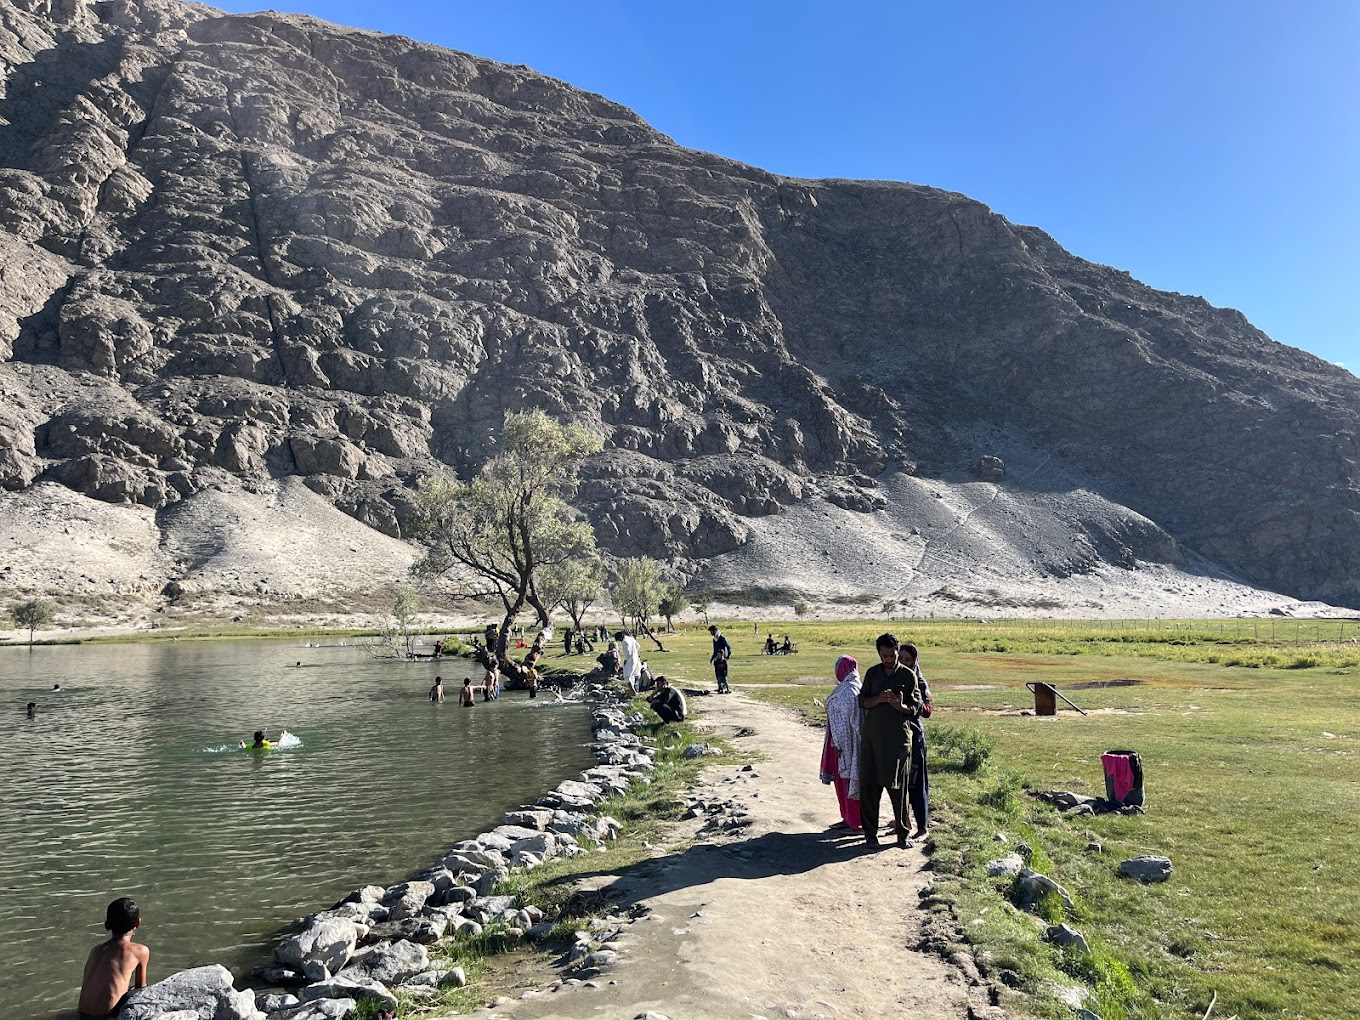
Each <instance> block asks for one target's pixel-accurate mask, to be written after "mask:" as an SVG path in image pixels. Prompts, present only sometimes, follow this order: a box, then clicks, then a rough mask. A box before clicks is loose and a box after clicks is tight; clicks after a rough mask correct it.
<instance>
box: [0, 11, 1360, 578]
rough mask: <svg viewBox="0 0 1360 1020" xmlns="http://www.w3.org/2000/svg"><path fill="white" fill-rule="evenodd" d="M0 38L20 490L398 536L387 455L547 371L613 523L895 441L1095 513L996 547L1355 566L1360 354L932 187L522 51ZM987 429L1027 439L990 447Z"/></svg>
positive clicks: (818, 469)
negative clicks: (300, 508)
mask: <svg viewBox="0 0 1360 1020" xmlns="http://www.w3.org/2000/svg"><path fill="white" fill-rule="evenodd" d="M0 79H2V80H3V84H2V86H0V87H2V88H3V95H0V226H2V227H3V233H2V234H0V486H3V487H4V488H5V489H8V490H10V491H11V492H12V493H16V494H20V495H21V496H22V498H23V499H24V500H25V503H24V505H25V506H32V505H34V501H35V500H36V501H37V503H39V504H41V503H42V501H43V500H44V499H48V498H49V497H48V496H44V495H43V494H44V493H48V494H50V493H52V492H54V491H56V489H55V487H65V489H68V490H74V492H76V493H80V494H83V495H84V496H85V497H88V498H90V499H93V500H97V501H102V502H104V503H107V504H113V505H125V506H126V507H128V508H129V512H135V513H138V514H141V515H143V516H147V515H154V517H153V518H152V523H153V524H154V525H155V526H156V527H160V528H161V529H162V531H163V532H164V531H165V529H167V528H170V527H172V526H175V522H177V521H178V522H183V521H184V520H187V519H195V515H194V514H193V513H189V514H186V513H184V512H183V504H185V503H190V504H192V503H194V502H195V501H200V502H201V501H202V500H204V499H205V498H211V499H214V500H215V499H220V498H222V495H223V494H224V493H231V494H240V495H241V496H242V497H249V496H250V495H251V494H254V495H255V496H257V497H258V498H259V499H261V500H268V499H275V498H277V496H278V493H279V492H280V491H283V490H284V489H286V490H288V491H294V490H295V487H296V483H297V481H298V480H299V479H300V480H301V481H302V482H303V483H305V485H306V486H307V488H309V489H310V490H312V492H313V493H315V494H316V495H317V496H319V497H320V498H321V500H322V501H324V503H325V504H329V505H333V506H334V507H336V508H338V509H339V510H340V511H343V512H344V513H345V514H348V515H350V516H351V517H353V518H355V519H357V520H358V521H360V522H363V523H364V524H366V525H368V526H369V527H371V528H373V529H377V530H378V531H380V532H383V533H385V534H386V535H389V536H400V534H401V531H402V527H403V523H404V521H405V520H406V517H407V514H408V513H409V507H410V502H409V489H410V486H411V484H412V483H413V481H414V480H415V479H416V478H418V477H419V476H421V475H422V474H424V473H427V472H429V471H431V470H433V469H436V468H437V467H440V466H442V465H446V466H448V467H450V468H451V469H453V470H455V471H457V472H460V473H463V474H466V473H468V472H470V471H471V470H474V469H475V467H476V465H477V464H478V463H480V462H481V460H482V459H483V458H484V457H485V456H486V455H487V454H488V452H489V451H490V450H491V449H492V448H493V446H494V440H495V432H496V428H497V425H498V423H499V422H500V420H501V419H502V417H503V415H504V413H505V411H506V410H508V409H518V408H522V407H525V406H530V405H535V406H542V407H545V408H547V409H548V410H549V411H551V412H553V413H555V414H559V415H563V416H570V417H573V418H576V419H581V420H585V421H588V422H591V423H593V424H594V425H596V426H597V427H598V428H599V430H600V432H601V434H602V435H603V436H604V437H605V444H606V448H605V451H604V453H602V454H601V455H600V456H598V457H597V458H594V459H593V460H592V461H591V462H590V463H589V464H588V465H587V468H586V473H585V478H584V480H583V484H582V487H581V490H580V503H581V506H582V508H583V509H584V510H585V511H586V512H587V513H588V514H589V516H590V518H591V520H592V521H593V522H594V524H595V527H596V531H597V534H598V536H599V538H600V541H601V543H602V544H603V545H604V546H605V547H606V548H608V549H609V550H611V551H613V552H616V553H619V554H636V553H639V552H646V553H649V554H651V555H654V556H669V557H677V558H683V559H686V560H689V561H691V562H695V561H699V560H704V559H706V558H712V557H719V556H721V555H722V554H726V553H732V552H733V551H734V550H738V549H740V548H741V547H742V546H743V545H744V544H745V543H746V542H747V540H748V538H749V537H750V536H751V534H752V528H753V527H755V526H756V524H758V523H759V522H760V521H762V520H764V519H766V518H769V517H771V515H784V514H786V513H787V511H788V509H789V508H792V507H795V506H796V507H802V508H806V507H808V506H812V505H823V504H830V505H832V506H834V507H836V508H837V509H838V512H840V511H845V512H850V513H854V514H860V515H868V518H869V519H870V520H872V518H873V515H875V514H877V513H884V512H890V511H893V510H894V505H893V504H892V501H893V499H894V498H895V497H894V493H895V492H899V491H901V480H902V478H903V477H908V476H915V477H917V478H937V479H940V484H949V485H955V486H968V485H972V486H979V485H983V486H990V487H992V488H993V489H994V490H996V491H1004V490H1006V489H1008V488H1009V489H1011V490H1012V493H1013V494H1019V495H1025V494H1029V495H1036V494H1037V495H1042V496H1043V497H1044V499H1045V500H1046V502H1045V503H1044V506H1047V507H1050V508H1056V509H1055V510H1054V514H1055V515H1056V516H1054V519H1055V520H1058V519H1061V520H1063V521H1066V522H1067V525H1066V526H1068V527H1069V528H1070V529H1071V530H1072V531H1073V533H1074V534H1078V535H1079V537H1080V538H1081V542H1080V543H1078V545H1079V547H1080V550H1082V552H1081V553H1080V555H1076V556H1075V557H1074V555H1073V553H1072V543H1071V542H1067V543H1056V542H1052V543H1047V544H1045V545H1044V546H1043V547H1036V548H1034V549H1032V550H1029V551H1027V552H1025V554H1024V556H1023V557H1022V559H1023V562H1024V564H1026V568H1027V569H1032V570H1033V571H1034V573H1035V576H1036V577H1042V576H1050V577H1051V576H1055V575H1059V576H1061V575H1063V574H1071V573H1074V572H1080V571H1082V570H1088V569H1091V568H1092V567H1093V566H1094V565H1095V564H1097V563H1104V564H1121V565H1123V566H1125V567H1132V566H1136V565H1137V564H1139V563H1146V562H1149V561H1158V562H1163V563H1178V562H1181V561H1182V560H1183V559H1184V558H1185V557H1186V556H1189V557H1191V558H1193V559H1194V560H1195V562H1196V563H1201V564H1210V565H1211V566H1213V569H1219V568H1221V569H1223V570H1225V571H1227V572H1231V573H1234V574H1236V575H1237V576H1239V577H1241V578H1244V579H1246V580H1249V581H1251V582H1253V583H1255V584H1259V585H1261V586H1264V587H1268V588H1271V589H1274V590H1277V591H1283V592H1287V593H1289V594H1292V595H1296V596H1299V597H1307V598H1321V599H1327V600H1331V601H1340V602H1349V603H1351V604H1360V541H1357V538H1360V524H1358V522H1357V509H1360V486H1358V485H1357V468H1356V455H1357V450H1356V435H1357V431H1358V429H1357V422H1358V419H1360V381H1357V380H1356V379H1355V378H1354V377H1353V376H1351V375H1350V374H1349V373H1347V372H1345V371H1343V370H1341V369H1337V368H1334V367H1332V366H1330V365H1328V364H1326V363H1324V362H1322V361H1320V360H1319V359H1317V358H1314V357H1312V356H1310V355H1307V354H1304V353H1302V352H1300V351H1297V350H1293V349H1291V348H1288V347H1285V346H1282V345H1280V344H1277V343H1274V342H1272V341H1271V340H1270V339H1269V338H1268V337H1266V336H1265V335H1263V334H1262V333H1260V332H1259V331H1258V330H1256V329H1254V328H1253V327H1252V326H1251V325H1250V324H1249V323H1248V322H1247V321H1246V320H1245V319H1244V318H1243V317H1242V316H1241V315H1240V314H1239V313H1237V312H1234V311H1231V310H1223V309H1216V308H1213V307H1211V306H1209V305H1208V304H1207V303H1205V302H1204V301H1202V300H1200V299H1197V298H1190V297H1184V296H1181V295H1177V294H1169V293H1164V292H1159V291H1154V290H1151V289H1149V288H1147V287H1145V286H1143V285H1141V284H1139V283H1138V282H1137V281H1135V280H1133V279H1131V278H1130V277H1129V276H1128V275H1127V274H1125V273H1121V272H1118V271H1116V270H1112V269H1109V268H1106V267H1102V266H1096V265H1092V264H1090V263H1086V262H1083V261H1081V260H1080V259H1077V258H1074V257H1072V256H1071V255H1069V254H1068V253H1067V252H1065V251H1064V250H1063V249H1062V248H1060V247H1059V246H1058V244H1056V243H1055V242H1054V241H1053V240H1052V239H1051V238H1049V237H1048V236H1047V235H1045V234H1043V233H1042V232H1040V231H1039V230H1036V229H1034V228H1029V227H1018V226H1016V225H1014V224H1012V223H1010V222H1008V221H1007V220H1005V219H1004V218H1003V217H1001V216H998V215H996V214H994V213H992V212H990V211H989V210H988V209H987V208H986V207H984V206H982V205H980V204H978V203H976V202H973V201H970V200H969V199H967V198H965V197H963V196H961V195H956V194H950V193H946V192H941V191H937V190H933V189H929V188H923V187H916V186H912V185H907V184H890V183H866V182H853V181H805V180H793V179H789V178H781V177H777V176H774V175H771V174H768V173H765V172H763V171H760V170H758V169H755V168H751V167H747V166H743V165H740V164H736V163H733V162H730V161H728V160H724V159H720V158H718V157H715V156H710V155H706V154H704V153H699V152H693V151H690V150H687V149H683V148H681V147H679V146H676V145H675V144H673V143H672V142H671V141H670V140H669V139H667V138H665V137H664V136H662V135H660V134H659V133H657V132H656V131H655V130H653V129H652V128H650V127H649V126H647V125H646V124H644V123H643V122H641V121H640V120H639V119H638V118H637V117H636V116H635V115H634V114H632V113H631V112H629V111H628V110H626V109H624V108H622V107H620V106H618V105H616V104H614V103H612V102H610V101H608V100H607V99H604V98H602V97H600V96H596V95H592V94H589V93H585V92H582V91H579V90H576V89H573V88H571V87H569V86H567V85H565V84H562V83H561V82H557V81H554V80H551V79H548V78H545V77H543V76H541V75H537V74H535V73H533V72H532V71H530V70H528V69H526V68H522V67H508V66H504V65H500V64H495V63H493V62H490V61H486V60H481V59H478V58H476V57H472V56H468V55H465V54H460V53H455V52H449V51H445V50H440V49H437V48H434V47H430V46H426V45H422V44H419V43H415V42H412V41H410V40H407V39H402V38H395V37H385V36H379V35H374V34H371V33H365V32H358V31H351V30H347V29H344V28H339V27H336V26H333V25H328V24H324V23H321V22H317V21H314V20H311V19H307V18H301V17H295V16H283V15H275V14H262V15H254V16H225V15H222V14H220V13H218V12H215V11H213V10H211V9H209V8H206V7H199V6H195V5H188V4H180V3H175V2H171V0H111V2H106V3H105V2H99V3H93V2H89V0H9V2H8V3H6V4H4V5H2V6H0ZM998 436H1000V437H1003V438H1002V439H998V438H997V437H998ZM1007 442H1009V443H1012V444H1016V443H1019V444H1022V445H1023V446H1024V448H1025V449H1026V450H1030V451H1038V453H1037V454H1036V456H1038V457H1039V460H1038V461H1036V462H1035V463H1036V465H1039V466H1036V467H1035V468H1034V470H1032V471H1029V472H1028V473H1017V472H1016V471H1015V470H1012V469H1010V468H1008V467H1007V466H1006V464H1004V463H1003V462H1002V461H1004V457H1003V458H1002V461H996V462H992V461H988V460H986V459H985V458H988V457H991V456H993V455H996V454H998V453H1000V446H1002V445H1005V443H1007ZM1043 465H1048V467H1045V468H1044V470H1043V471H1041V470H1040V466H1043ZM1053 465H1058V466H1060V467H1061V470H1060V471H1058V472H1057V473H1056V474H1055V473H1054V470H1055V469H1054V467H1053ZM1055 479H1056V480H1055ZM1074 480H1075V481H1074ZM280 487H282V489H281V488H280ZM989 491H991V490H989ZM1091 492H1096V493H1098V494H1099V497H1100V505H1099V508H1098V510H1097V511H1092V512H1087V511H1088V510H1089V509H1090V506H1091V504H1089V503H1088V502H1087V501H1086V500H1087V497H1088V496H1089V495H1090V493H1091ZM1074 493H1075V495H1074ZM205 494H208V495H205ZM4 498H8V499H15V498H18V497H17V496H10V497H4ZM52 498H53V499H55V497H52ZM233 498H235V496H233ZM308 498H310V497H308ZM56 502H62V503H63V505H64V503H65V497H63V498H62V499H61V500H56ZM1084 508H1085V509H1084ZM898 509H900V507H899V508H898ZM1022 523H1023V522H1022ZM1020 530H1021V532H1023V527H1022V528H1021V529H1020ZM164 544H165V542H164V540H163V541H162V545H164ZM1060 544H1061V545H1062V546H1063V548H1058V546H1059V545H1060ZM926 559H927V557H925V556H924V555H921V556H916V555H911V556H904V558H903V560H902V562H901V563H900V564H898V565H897V566H896V567H895V569H897V570H898V571H899V572H900V573H901V574H902V576H903V577H907V576H910V575H911V574H912V572H913V571H918V570H919V571H924V570H927V569H928V565H927V564H926V562H925V560H926ZM184 562H185V561H183V560H182V559H180V560H167V565H166V566H165V567H164V574H165V576H169V575H172V574H174V573H175V571H176V570H177V569H181V570H182V569H183V568H184ZM1017 562H1020V561H1019V560H1017ZM176 563H178V564H179V566H178V567H177V566H176V565H175V564H176ZM1215 565H1216V566H1215ZM1206 569H1207V568H1206ZM141 576H143V577H144V579H147V583H148V584H149V585H155V584H157V583H159V582H160V581H161V580H163V577H160V576H156V577H149V576H148V575H145V574H143V575H141ZM0 583H2V582H0Z"/></svg>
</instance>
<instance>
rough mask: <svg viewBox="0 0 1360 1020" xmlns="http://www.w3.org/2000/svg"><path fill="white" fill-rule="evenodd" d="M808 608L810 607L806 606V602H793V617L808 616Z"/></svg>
mask: <svg viewBox="0 0 1360 1020" xmlns="http://www.w3.org/2000/svg"><path fill="white" fill-rule="evenodd" d="M809 608H810V607H809V606H808V604H807V603H806V602H803V601H798V602H795V603H794V604H793V615H794V616H807V614H808V609H809Z"/></svg>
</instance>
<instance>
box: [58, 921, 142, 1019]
mask: <svg viewBox="0 0 1360 1020" xmlns="http://www.w3.org/2000/svg"><path fill="white" fill-rule="evenodd" d="M141 926H142V913H141V911H140V910H139V909H138V908H137V903H136V901H135V900H133V899H131V898H130V897H127V896H124V897H122V898H121V899H116V900H114V901H113V902H112V903H110V904H109V906H108V909H107V910H106V911H105V912H104V927H105V928H106V929H108V932H109V939H108V941H107V942H101V943H100V944H99V945H97V946H95V947H94V948H93V949H91V950H90V955H89V958H88V959H87V960H86V961H85V974H84V976H83V977H82V978H81V980H80V1003H79V1005H78V1006H77V1007H76V1008H77V1010H78V1011H79V1014H80V1016H81V1018H82V1020H95V1018H96V1017H112V1016H117V1015H118V1013H119V1011H120V1010H121V1009H122V1008H123V1002H124V1000H125V999H127V997H128V996H129V995H131V994H132V992H133V990H134V989H137V988H145V987H146V966H147V964H148V963H149V962H150V960H151V950H150V949H148V948H147V947H146V946H144V945H141V944H140V943H137V942H133V941H132V933H133V932H135V931H136V930H137V929H138V928H140V927H141Z"/></svg>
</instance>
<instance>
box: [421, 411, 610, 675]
mask: <svg viewBox="0 0 1360 1020" xmlns="http://www.w3.org/2000/svg"><path fill="white" fill-rule="evenodd" d="M500 442H501V450H500V452H499V453H498V454H497V455H496V456H495V457H493V458H492V459H491V460H489V461H488V462H487V463H486V464H484V465H483V466H482V469H481V470H480V471H479V472H478V473H477V475H476V477H475V478H473V479H472V480H471V481H469V482H463V481H459V480H457V479H455V478H452V477H450V476H448V475H435V476H431V477H428V478H425V479H423V480H422V482H421V484H420V487H419V488H418V490H417V492H416V502H417V507H418V517H417V521H418V531H419V535H420V537H421V538H422V539H423V540H424V542H425V543H426V545H427V550H428V551H427V555H426V557H425V559H424V560H423V561H421V563H419V564H417V566H416V568H415V569H416V572H417V573H418V574H421V575H424V576H434V575H440V574H444V573H447V572H449V571H452V570H460V571H461V572H463V573H464V574H466V575H471V577H472V579H473V583H472V584H469V585H468V586H467V587H466V589H465V590H463V591H461V592H460V593H459V595H460V596H461V597H464V598H489V597H491V596H495V597H496V598H497V599H499V601H500V603H501V605H502V606H503V607H504V609H505V616H504V619H503V620H502V622H501V627H500V637H499V640H498V642H497V645H496V656H497V658H498V659H501V660H503V661H504V660H505V659H506V647H507V643H508V641H509V639H510V628H511V626H512V625H513V624H514V622H515V618H516V617H518V616H519V614H520V613H521V612H523V611H524V609H525V607H526V606H532V607H533V609H534V612H535V613H536V614H537V616H538V622H539V624H540V625H541V626H546V625H547V623H548V608H549V607H548V606H547V605H546V604H545V603H544V602H543V599H542V598H541V597H540V595H539V589H538V582H539V578H540V576H541V572H542V571H543V570H545V569H547V568H550V567H555V566H559V565H561V564H564V563H567V562H569V561H571V560H573V559H579V558H581V557H585V556H589V555H590V554H592V553H593V552H594V550H595V534H594V532H592V531H591V529H590V525H589V524H588V523H587V522H585V521H581V520H578V519H577V517H576V514H575V513H574V511H573V510H572V508H571V506H570V505H569V504H568V503H567V497H568V496H569V495H570V493H571V491H572V487H573V484H574V474H575V468H576V466H577V465H578V464H579V463H580V462H581V460H582V459H583V458H585V457H588V456H589V455H590V454H592V453H595V452H597V451H598V450H599V449H600V445H601V444H600V440H599V439H598V438H597V437H596V436H595V435H594V434H593V433H591V432H590V430H589V429H587V428H586V427H585V426H583V425H580V424H570V425H563V424H562V423H561V422H558V421H555V420H554V419H552V418H550V417H549V416H548V415H547V414H545V413H544V412H543V411H540V410H532V411H525V412H521V413H513V412H512V413H509V414H507V415H506V416H505V424H504V426H503V427H502V429H501V440H500Z"/></svg>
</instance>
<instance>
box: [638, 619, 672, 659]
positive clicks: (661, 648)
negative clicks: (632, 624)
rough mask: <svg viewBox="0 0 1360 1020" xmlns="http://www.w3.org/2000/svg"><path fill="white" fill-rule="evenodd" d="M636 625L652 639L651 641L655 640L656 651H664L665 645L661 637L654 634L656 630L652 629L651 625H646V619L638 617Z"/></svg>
mask: <svg viewBox="0 0 1360 1020" xmlns="http://www.w3.org/2000/svg"><path fill="white" fill-rule="evenodd" d="M638 626H639V627H641V628H642V632H643V633H644V634H646V635H647V636H648V637H649V638H651V639H652V641H653V642H655V644H656V647H657V651H661V652H664V651H665V650H666V646H665V645H663V644H662V643H661V639H660V638H659V637H657V636H656V631H654V630H652V628H651V627H648V626H647V621H646V620H643V619H641V618H639V619H638Z"/></svg>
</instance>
